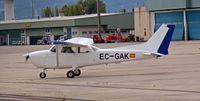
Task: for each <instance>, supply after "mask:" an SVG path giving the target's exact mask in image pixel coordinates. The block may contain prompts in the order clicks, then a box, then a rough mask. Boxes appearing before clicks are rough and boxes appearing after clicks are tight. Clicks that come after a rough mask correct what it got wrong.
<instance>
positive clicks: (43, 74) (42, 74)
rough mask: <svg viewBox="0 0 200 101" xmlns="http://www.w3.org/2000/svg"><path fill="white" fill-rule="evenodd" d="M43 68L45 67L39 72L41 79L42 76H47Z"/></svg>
mask: <svg viewBox="0 0 200 101" xmlns="http://www.w3.org/2000/svg"><path fill="white" fill-rule="evenodd" d="M45 70H46V69H43V72H41V73H40V78H41V79H44V78H46V76H47V75H46V73H45Z"/></svg>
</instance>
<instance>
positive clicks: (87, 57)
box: [29, 49, 155, 69]
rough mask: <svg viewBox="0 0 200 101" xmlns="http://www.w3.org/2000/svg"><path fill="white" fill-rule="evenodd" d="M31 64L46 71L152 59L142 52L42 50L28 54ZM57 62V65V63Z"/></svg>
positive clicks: (151, 56)
mask: <svg viewBox="0 0 200 101" xmlns="http://www.w3.org/2000/svg"><path fill="white" fill-rule="evenodd" d="M29 55H30V60H31V62H32V63H33V64H34V65H35V66H37V67H39V68H46V69H63V68H71V67H85V66H92V65H100V64H109V63H120V62H125V61H132V60H135V61H136V60H140V59H148V58H153V57H155V56H153V55H149V56H148V55H144V54H143V52H142V51H137V50H135V51H134V50H132V51H127V50H112V49H100V50H97V51H90V52H87V53H61V52H60V53H59V57H58V58H57V57H56V52H51V51H50V50H42V51H36V52H33V53H30V54H29ZM57 62H58V63H57Z"/></svg>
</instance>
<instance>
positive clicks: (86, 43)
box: [48, 37, 94, 47]
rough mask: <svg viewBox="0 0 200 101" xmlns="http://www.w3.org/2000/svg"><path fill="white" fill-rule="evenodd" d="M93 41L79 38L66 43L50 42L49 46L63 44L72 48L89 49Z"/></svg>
mask: <svg viewBox="0 0 200 101" xmlns="http://www.w3.org/2000/svg"><path fill="white" fill-rule="evenodd" d="M93 43H94V42H93V39H90V38H83V37H77V38H72V39H69V40H65V41H48V44H63V45H68V46H71V47H88V46H90V45H92V44H93Z"/></svg>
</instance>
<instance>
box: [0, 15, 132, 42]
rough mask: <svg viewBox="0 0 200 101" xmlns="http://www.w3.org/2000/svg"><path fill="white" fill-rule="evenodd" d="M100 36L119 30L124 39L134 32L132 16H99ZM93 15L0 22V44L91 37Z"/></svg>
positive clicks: (94, 20)
mask: <svg viewBox="0 0 200 101" xmlns="http://www.w3.org/2000/svg"><path fill="white" fill-rule="evenodd" d="M101 16H102V18H101V24H102V26H101V27H102V28H101V29H102V36H103V37H105V36H107V35H108V34H112V33H115V31H116V30H117V28H120V29H121V31H122V32H123V33H125V34H124V35H128V34H129V33H130V32H131V31H133V28H134V21H133V13H106V14H101ZM97 31H98V29H97V14H91V15H82V16H71V17H66V16H59V17H52V18H41V19H26V20H7V21H1V22H0V44H6V45H11V44H15V42H16V41H21V40H22V42H23V43H24V44H28V45H29V44H36V42H37V40H40V39H42V38H43V37H48V38H50V39H51V40H57V39H59V37H60V36H63V35H66V36H67V37H68V38H70V37H76V36H84V37H92V36H93V35H94V34H97V33H98V32H97Z"/></svg>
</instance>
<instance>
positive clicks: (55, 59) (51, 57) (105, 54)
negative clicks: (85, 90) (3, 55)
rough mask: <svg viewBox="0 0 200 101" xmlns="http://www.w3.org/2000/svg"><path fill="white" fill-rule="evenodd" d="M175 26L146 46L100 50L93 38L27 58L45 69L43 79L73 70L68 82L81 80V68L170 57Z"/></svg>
mask: <svg viewBox="0 0 200 101" xmlns="http://www.w3.org/2000/svg"><path fill="white" fill-rule="evenodd" d="M174 29H175V25H166V24H163V25H161V27H160V28H159V29H158V30H157V31H156V32H155V33H154V35H153V36H152V37H151V38H150V39H149V40H148V41H147V42H145V43H143V44H139V45H129V46H121V47H116V48H109V49H100V48H97V47H95V46H93V45H92V44H93V43H94V42H93V40H92V39H90V38H83V37H77V38H72V39H69V40H65V41H49V42H48V43H49V44H54V45H53V46H52V47H51V48H50V49H49V50H41V51H35V52H32V53H28V54H25V55H24V56H25V57H26V61H27V60H28V59H29V58H30V60H31V62H32V64H33V65H35V66H36V67H38V68H42V69H43V71H42V72H41V73H40V78H46V73H45V71H46V70H47V69H65V68H71V69H70V70H69V71H68V72H67V73H66V75H67V77H68V78H74V77H75V76H80V74H81V70H80V68H82V67H86V66H92V65H100V64H109V63H121V62H125V61H132V60H133V61H137V60H142V59H150V58H157V57H161V56H164V55H167V54H168V48H169V44H170V41H171V38H172V35H173V32H174Z"/></svg>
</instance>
